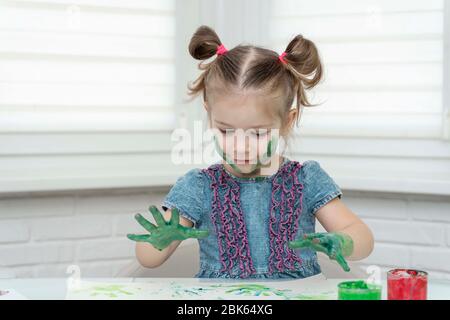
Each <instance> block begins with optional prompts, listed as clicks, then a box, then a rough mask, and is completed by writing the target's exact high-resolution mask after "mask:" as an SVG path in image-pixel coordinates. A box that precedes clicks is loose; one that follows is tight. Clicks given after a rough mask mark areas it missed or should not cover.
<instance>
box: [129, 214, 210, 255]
mask: <svg viewBox="0 0 450 320" xmlns="http://www.w3.org/2000/svg"><path fill="white" fill-rule="evenodd" d="M150 212H151V213H152V215H153V218H155V221H156V223H157V225H158V226H155V225H154V224H153V223H151V222H150V221H148V220H147V219H145V218H144V217H143V216H142V215H141V214H140V213H138V214H136V215H135V216H134V218H135V219H136V220H137V222H139V224H140V225H141V226H143V227H144V228H145V229H146V230H147V231H148V232H150V234H143V235H137V234H128V235H127V237H128V239H130V240H133V241H139V242H148V243H150V244H151V245H153V246H154V247H155V248H156V249H158V250H160V251H161V250H162V249H164V248H166V247H167V246H169V245H170V244H171V243H172V242H173V241H175V240H186V239H188V238H205V237H207V236H208V234H209V232H208V230H197V229H193V228H189V227H185V226H182V225H180V213H179V211H178V209H177V208H173V209H172V217H171V218H170V221H169V222H167V221H166V220H164V217H163V216H162V214H161V212H160V211H159V210H158V209H157V208H156V207H155V206H151V207H150Z"/></svg>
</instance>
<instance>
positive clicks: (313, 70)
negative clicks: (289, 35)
mask: <svg viewBox="0 0 450 320" xmlns="http://www.w3.org/2000/svg"><path fill="white" fill-rule="evenodd" d="M285 52H286V54H285V55H284V57H283V60H284V61H285V66H286V68H287V69H288V70H289V71H290V72H291V73H292V75H293V76H294V77H295V79H296V93H297V109H300V106H316V105H315V104H311V103H310V102H309V101H308V99H307V97H306V90H307V89H311V88H313V87H315V86H316V85H317V84H318V83H319V82H320V80H321V79H322V76H323V66H322V62H321V59H320V55H319V51H318V50H317V47H316V45H315V44H314V43H313V42H312V41H311V40H309V39H306V38H304V37H303V36H302V35H301V34H299V35H297V36H295V37H294V39H292V40H291V42H289V44H288V46H287V48H286V50H285Z"/></svg>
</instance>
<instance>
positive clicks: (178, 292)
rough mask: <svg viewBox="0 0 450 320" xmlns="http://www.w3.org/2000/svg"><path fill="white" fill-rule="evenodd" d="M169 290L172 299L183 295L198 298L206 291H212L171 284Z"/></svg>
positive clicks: (210, 289)
mask: <svg viewBox="0 0 450 320" xmlns="http://www.w3.org/2000/svg"><path fill="white" fill-rule="evenodd" d="M171 290H173V293H172V297H179V296H183V295H188V296H200V295H202V294H204V293H206V292H208V291H212V290H214V289H213V288H203V287H192V288H184V287H183V286H182V285H180V284H175V283H171Z"/></svg>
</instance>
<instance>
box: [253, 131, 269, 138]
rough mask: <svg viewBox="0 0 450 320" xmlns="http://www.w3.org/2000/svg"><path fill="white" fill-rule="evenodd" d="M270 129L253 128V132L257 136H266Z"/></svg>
mask: <svg viewBox="0 0 450 320" xmlns="http://www.w3.org/2000/svg"><path fill="white" fill-rule="evenodd" d="M267 133H268V130H265V129H261V130H252V134H253V135H255V136H256V137H264V136H265V135H267Z"/></svg>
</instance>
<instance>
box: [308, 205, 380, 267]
mask: <svg viewBox="0 0 450 320" xmlns="http://www.w3.org/2000/svg"><path fill="white" fill-rule="evenodd" d="M315 215H316V218H317V220H319V222H320V224H321V225H322V226H323V227H324V228H325V230H326V231H327V232H340V233H345V234H347V235H349V236H350V237H351V238H352V240H353V253H352V254H351V255H350V256H348V257H346V258H348V260H361V259H364V258H366V257H367V256H368V255H369V254H370V253H371V252H372V250H373V246H374V238H373V234H372V231H370V229H369V227H368V226H367V225H366V224H365V223H364V222H363V221H362V220H361V219H359V218H358V216H356V215H355V214H354V213H353V212H352V211H351V210H350V209H349V208H348V207H347V206H346V205H345V204H344V203H343V202H342V201H341V200H340V199H339V198H335V199H333V200H331V201H330V202H328V203H327V204H326V205H324V206H323V207H321V208H320V209H319V210H317V211H316V214H315Z"/></svg>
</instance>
